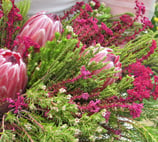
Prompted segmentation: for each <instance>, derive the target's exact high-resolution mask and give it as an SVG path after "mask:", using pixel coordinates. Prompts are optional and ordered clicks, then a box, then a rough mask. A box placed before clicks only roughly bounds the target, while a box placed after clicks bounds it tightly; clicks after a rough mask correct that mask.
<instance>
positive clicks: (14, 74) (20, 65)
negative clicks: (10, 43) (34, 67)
mask: <svg viewBox="0 0 158 142" xmlns="http://www.w3.org/2000/svg"><path fill="white" fill-rule="evenodd" d="M26 83H27V72H26V65H25V63H24V62H23V61H22V58H21V56H20V54H19V53H16V52H13V51H10V50H6V49H0V113H3V112H5V110H6V109H7V103H6V102H5V99H6V98H12V99H16V98H17V97H18V96H17V93H22V92H23V91H24V89H25V86H26Z"/></svg>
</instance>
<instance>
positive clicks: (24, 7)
mask: <svg viewBox="0 0 158 142" xmlns="http://www.w3.org/2000/svg"><path fill="white" fill-rule="evenodd" d="M30 3H31V1H30V0H23V1H19V2H18V3H16V6H17V8H19V10H20V14H21V15H22V16H23V18H27V13H28V11H29V9H30Z"/></svg>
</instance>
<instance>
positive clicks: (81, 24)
mask: <svg viewBox="0 0 158 142" xmlns="http://www.w3.org/2000/svg"><path fill="white" fill-rule="evenodd" d="M1 2H2V4H1V11H0V13H1V19H0V20H1V25H2V24H3V26H4V25H5V27H6V28H4V27H3V26H0V28H1V29H2V30H4V29H5V31H6V33H3V32H1V33H0V34H1V37H2V38H3V40H2V41H5V42H1V49H0V72H1V73H3V74H4V76H3V75H1V78H0V97H1V96H2V97H1V98H3V99H1V98H0V110H3V111H1V112H0V114H1V115H0V118H1V124H0V126H1V127H0V128H1V129H0V141H22V142H23V141H31V142H36V141H40V142H43V141H51V142H77V141H79V142H95V141H96V142H97V141H100V142H102V141H105V142H106V141H108V142H109V141H132V140H137V141H142V142H143V141H144V142H145V141H155V140H156V139H155V138H154V137H153V136H152V135H151V134H150V133H149V132H148V131H146V130H144V129H143V127H141V126H139V125H138V123H137V121H136V118H139V117H140V115H141V112H142V110H143V107H144V104H143V101H144V100H149V99H151V98H153V99H155V100H156V99H157V98H158V90H157V88H158V76H157V60H158V58H157V57H158V54H157V32H153V31H151V28H152V24H151V22H150V21H149V20H148V19H147V18H146V17H144V16H143V14H144V12H145V11H144V7H143V4H140V3H139V2H138V1H137V0H136V8H135V9H136V13H137V14H136V15H133V14H131V13H126V14H122V15H119V16H115V15H112V14H111V13H110V7H107V6H106V5H104V4H103V3H100V2H98V1H97V0H92V1H91V2H90V3H88V4H85V3H84V2H77V3H76V5H75V6H74V7H72V9H70V10H69V11H67V12H65V15H64V16H63V17H57V16H56V15H47V14H46V13H38V14H36V15H35V16H33V17H31V18H29V19H28V21H27V22H26V23H25V24H24V21H25V20H24V21H23V20H22V19H19V18H16V17H17V15H18V16H20V12H21V11H22V10H21V9H25V8H24V7H22V6H23V5H21V6H20V7H19V8H18V9H19V10H16V12H17V13H16V12H12V9H14V10H15V9H17V7H16V5H15V4H14V0H10V1H6V0H3V1H1ZM8 2H10V3H11V10H10V9H9V6H8V5H7V3H8ZM4 5H6V7H5V8H4V7H3V6H4ZM27 5H29V4H25V6H26V7H27ZM2 7H3V8H2ZM21 7H22V8H21ZM4 10H9V12H10V13H12V18H15V19H16V20H17V21H13V22H12V23H8V22H4V19H9V18H7V17H9V13H8V14H7V15H4ZM24 17H25V18H26V16H24ZM21 20H22V22H23V25H24V26H21V27H20V26H19V28H18V30H19V31H18V32H12V31H13V30H10V28H8V27H9V26H11V27H12V29H17V27H13V26H15V25H18V24H20V23H22V22H21ZM44 20H45V21H46V22H44ZM41 21H42V22H43V23H42V22H41ZM138 21H139V22H138ZM140 21H141V23H140ZM39 22H40V23H39ZM37 24H39V26H38V27H37V28H36V26H35V25H37ZM3 28H4V29H3ZM31 30H32V31H33V33H31ZM24 32H25V33H26V34H23V33H24ZM29 32H30V33H29ZM39 33H40V34H39ZM10 35H12V36H10ZM34 35H35V36H34ZM8 36H9V37H8ZM46 41H47V42H46ZM6 48H8V49H6ZM6 53H7V54H6ZM1 54H2V55H1ZM1 58H2V59H1ZM4 59H5V60H6V61H4ZM22 59H23V61H22ZM19 60H20V61H19ZM6 62H7V63H6ZM8 62H9V63H8ZM19 62H20V63H21V62H22V63H21V64H22V65H23V67H21V66H20V65H21V64H20V63H19ZM6 64H7V65H6ZM8 64H11V65H10V66H9V65H8ZM19 64H20V65H19ZM25 64H26V67H25V66H24V65H25ZM8 66H9V67H10V68H11V69H9V67H8ZM12 66H17V67H16V70H14V67H12ZM8 70H10V72H9V71H8ZM26 70H27V75H26V74H25V72H26ZM7 71H8V76H10V77H9V78H10V79H11V77H14V76H15V75H17V76H18V75H19V79H20V81H19V82H17V83H16V82H14V78H13V80H11V81H10V83H7V84H5V83H6V82H5V81H4V80H6V79H5V77H6V78H7V75H6V72H7ZM16 79H17V78H16ZM16 79H15V80H16ZM26 81H27V84H26ZM14 83H15V84H14ZM12 84H13V86H11V85H12ZM25 85H26V87H25ZM4 86H5V87H6V88H12V89H11V91H12V92H11V93H5V92H4V91H3V88H4ZM16 86H18V87H20V86H21V87H20V88H17V87H16ZM13 91H14V92H13ZM1 92H3V93H1ZM12 93H13V94H12ZM3 104H5V107H6V106H7V107H8V108H9V110H8V109H6V110H5V109H4V108H3V107H2V105H3Z"/></svg>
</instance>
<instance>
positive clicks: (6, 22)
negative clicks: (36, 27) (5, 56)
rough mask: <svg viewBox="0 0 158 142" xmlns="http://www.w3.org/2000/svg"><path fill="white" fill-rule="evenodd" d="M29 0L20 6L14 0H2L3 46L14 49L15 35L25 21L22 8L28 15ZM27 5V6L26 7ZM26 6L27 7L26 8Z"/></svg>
mask: <svg viewBox="0 0 158 142" xmlns="http://www.w3.org/2000/svg"><path fill="white" fill-rule="evenodd" d="M29 2H30V1H29V0H28V1H27V2H26V1H23V2H21V3H23V5H19V6H18V8H17V6H16V4H15V2H14V0H2V1H1V3H2V5H1V8H0V13H1V16H0V31H1V32H0V36H1V40H0V44H1V48H4V47H6V48H8V49H10V50H12V49H13V44H14V39H15V36H16V35H17V34H18V32H19V30H20V28H21V26H22V25H23V22H24V21H25V20H24V19H23V17H22V15H21V12H20V10H23V13H22V14H23V15H25V19H27V17H26V13H27V11H28V9H29ZM26 7H27V8H26ZM25 8H26V9H25Z"/></svg>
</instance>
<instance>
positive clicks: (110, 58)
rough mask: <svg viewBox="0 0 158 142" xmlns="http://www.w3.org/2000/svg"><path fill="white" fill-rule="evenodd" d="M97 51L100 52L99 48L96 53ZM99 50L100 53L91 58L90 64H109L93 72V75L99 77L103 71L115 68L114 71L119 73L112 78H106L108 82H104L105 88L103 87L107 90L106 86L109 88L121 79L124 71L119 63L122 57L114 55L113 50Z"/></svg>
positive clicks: (102, 48)
mask: <svg viewBox="0 0 158 142" xmlns="http://www.w3.org/2000/svg"><path fill="white" fill-rule="evenodd" d="M97 50H98V48H95V49H94V52H96V51H97ZM99 50H100V51H99V52H98V53H97V54H96V55H95V56H94V57H93V58H91V60H90V63H91V62H96V63H98V62H102V63H107V64H106V65H105V66H104V67H102V68H101V69H98V70H95V71H94V72H93V74H95V75H97V74H99V73H100V72H101V71H103V70H107V69H110V68H114V71H118V72H117V73H114V76H113V77H112V78H106V80H105V82H104V86H103V88H105V87H106V86H108V85H110V84H112V83H114V82H115V81H116V80H118V78H121V74H122V72H121V71H122V69H121V63H120V61H119V60H120V56H116V55H114V54H113V53H112V52H113V50H112V49H111V48H104V47H100V49H99ZM104 58H105V59H104ZM103 59H104V60H103Z"/></svg>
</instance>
